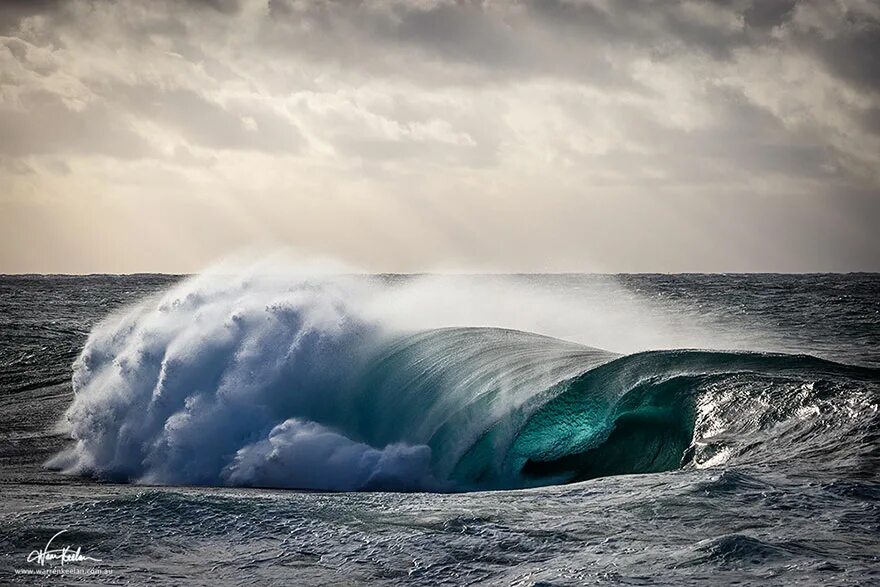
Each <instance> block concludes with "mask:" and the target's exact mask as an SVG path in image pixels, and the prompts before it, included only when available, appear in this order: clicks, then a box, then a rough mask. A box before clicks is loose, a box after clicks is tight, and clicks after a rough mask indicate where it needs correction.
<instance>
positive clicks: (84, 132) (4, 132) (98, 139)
mask: <svg viewBox="0 0 880 587" xmlns="http://www.w3.org/2000/svg"><path fill="white" fill-rule="evenodd" d="M24 102H25V109H24V110H17V109H13V108H9V107H0V136H3V137H4V139H3V140H2V141H0V152H3V153H5V154H6V155H9V156H15V157H24V156H27V155H38V154H50V153H67V154H73V153H75V154H97V155H105V156H110V157H116V158H120V159H134V158H140V157H147V156H149V155H151V154H155V153H154V151H153V150H152V148H151V147H150V145H149V144H148V143H147V142H146V141H144V140H143V139H142V138H141V137H140V136H139V135H138V134H136V133H135V132H133V131H132V130H131V128H130V127H129V126H128V125H127V124H126V122H125V120H124V119H120V117H119V116H118V115H117V114H116V113H114V112H113V111H112V110H110V109H109V108H108V107H107V106H106V105H105V104H103V103H90V104H88V105H86V106H85V107H84V108H83V109H81V110H73V109H70V108H68V107H67V106H66V105H65V104H64V103H63V101H62V100H61V99H60V98H59V97H58V96H56V95H54V94H50V93H46V92H34V93H30V94H28V95H27V96H26V97H25V100H24Z"/></svg>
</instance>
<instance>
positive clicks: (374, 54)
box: [0, 0, 880, 272]
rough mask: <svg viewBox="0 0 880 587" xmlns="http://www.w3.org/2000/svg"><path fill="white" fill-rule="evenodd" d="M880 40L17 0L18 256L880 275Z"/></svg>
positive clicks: (511, 7)
mask: <svg viewBox="0 0 880 587" xmlns="http://www.w3.org/2000/svg"><path fill="white" fill-rule="evenodd" d="M878 55H880V5H878V4H877V3H876V2H872V1H869V0H846V1H844V0H837V1H826V0H800V1H795V0H767V1H761V0H729V1H721V0H718V1H711V2H710V1H704V2H696V1H677V2H673V1H663V2H661V1H656V2H650V1H644V2H636V1H629V0H619V1H613V2H612V1H609V0H519V1H511V2H494V1H484V2H478V1H461V2H453V1H446V0H377V1H374V2H366V1H363V2H348V1H342V0H339V1H334V0H314V1H306V0H268V1H267V0H190V1H188V2H172V1H170V0H159V1H153V2H146V1H142V2H136V1H124V0H118V1H110V0H87V1H86V0H72V1H67V2H65V1H60V0H56V1H49V0H43V1H40V2H5V3H3V4H2V6H0V136H2V141H0V182H2V184H3V185H4V186H5V187H4V189H3V190H2V191H0V245H2V247H0V272H2V271H73V272H78V271H135V270H157V271H191V270H195V269H197V268H198V267H199V266H200V265H201V264H203V263H205V262H206V261H209V260H210V259H211V258H213V257H215V256H217V255H220V254H223V253H225V252H228V251H229V250H232V249H235V248H237V247H240V246H244V245H249V244H253V243H255V242H258V243H270V244H273V245H274V244H283V245H292V246H295V247H298V248H300V249H303V250H306V251H320V252H322V253H327V254H332V255H335V256H338V257H342V258H344V259H346V260H348V261H351V262H353V263H356V264H358V265H360V266H362V267H365V268H367V269H370V270H378V271H422V270H433V269H455V270H476V271H481V270H493V271H582V270H593V271H750V270H780V271H811V270H816V271H823V270H840V271H846V270H880V236H878V231H877V230H876V226H877V224H878V221H880V200H878V198H880V122H878V121H880V114H878V113H880V101H878V93H880V65H878V64H880V59H878ZM108 242H112V243H113V246H112V247H109V248H108V247H107V243H108Z"/></svg>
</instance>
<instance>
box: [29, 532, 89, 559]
mask: <svg viewBox="0 0 880 587" xmlns="http://www.w3.org/2000/svg"><path fill="white" fill-rule="evenodd" d="M65 532H67V530H61V531H59V532H58V533H56V534H55V535H54V536H52V538H50V539H49V542H47V543H46V547H45V548H43V549H42V550H33V551H31V553H30V554H29V555H28V557H27V562H29V563H36V564H38V565H40V566H41V567H42V566H43V565H45V564H46V563H47V562H51V561H61V566H64V563H79V562H83V561H94V562H98V563H99V562H101V559H99V558H94V557H91V556H86V555H84V554H82V552H81V551H82V547H81V546H78V547H77V548H76V550H73V547H71V546H64V547H63V548H51V546H52V541H54V540H55V539H56V538H58V537H59V536H61V535H62V534H64V533H65Z"/></svg>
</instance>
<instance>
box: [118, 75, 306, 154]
mask: <svg viewBox="0 0 880 587" xmlns="http://www.w3.org/2000/svg"><path fill="white" fill-rule="evenodd" d="M101 90H102V93H103V94H105V95H107V96H110V97H113V98H114V99H115V100H118V101H119V102H120V104H121V105H123V106H124V107H125V108H126V110H128V111H130V112H132V113H134V114H136V115H137V116H140V117H143V118H145V119H147V120H152V121H153V122H155V123H157V124H159V125H161V126H165V127H166V128H168V129H170V130H172V131H175V132H178V133H179V134H181V135H182V136H183V137H184V138H185V139H186V140H187V141H188V142H190V143H191V144H193V145H198V146H202V147H208V148H214V149H230V150H254V151H264V152H270V153H272V152H275V153H294V152H297V151H298V150H299V149H300V147H301V146H302V142H303V139H302V135H301V133H300V131H299V129H298V128H297V127H296V126H295V125H293V124H292V123H291V122H290V121H289V120H288V119H286V118H284V117H282V116H281V115H279V114H276V113H273V112H270V111H268V110H265V109H256V108H254V107H251V106H244V107H240V108H234V107H224V106H223V105H221V104H219V103H217V102H214V101H211V100H209V99H206V98H205V97H203V96H201V95H199V94H198V93H196V92H194V91H191V90H184V89H176V90H161V89H158V88H155V87H151V86H143V85H139V86H124V85H119V84H116V85H113V86H111V87H109V88H101ZM249 123H251V125H250V127H249Z"/></svg>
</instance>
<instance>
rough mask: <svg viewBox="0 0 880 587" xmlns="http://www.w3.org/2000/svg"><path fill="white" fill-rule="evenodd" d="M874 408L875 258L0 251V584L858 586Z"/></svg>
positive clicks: (870, 548)
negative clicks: (133, 259)
mask: <svg viewBox="0 0 880 587" xmlns="http://www.w3.org/2000/svg"><path fill="white" fill-rule="evenodd" d="M878 406H880V275H878V274H848V275H836V274H835V275H826V274H815V275H769V274H760V275H723V274H705V275H703V274H688V275H580V274H570V275H568V274H567V275H496V276H431V275H421V276H406V275H372V276H357V275H349V276H330V275H323V276H322V275H316V276H311V277H306V276H302V275H299V276H297V275H293V274H286V273H284V272H277V271H276V272H266V271H263V270H262V269H261V268H259V267H257V268H250V269H247V270H244V271H233V272H228V271H226V272H224V271H213V272H207V273H205V274H202V275H199V276H194V277H182V276H166V275H132V276H107V275H96V276H82V277H78V276H77V277H74V276H39V275H34V276H3V277H0V492H2V499H0V513H2V515H0V583H2V584H32V583H33V581H34V577H33V576H32V574H26V573H32V572H34V570H39V569H42V570H43V571H45V570H47V569H52V568H59V564H60V563H59V562H58V561H52V560H49V561H48V562H46V561H45V560H44V561H43V563H44V564H43V565H40V564H39V561H37V560H36V559H35V558H34V557H29V554H31V553H33V552H34V551H37V558H38V557H39V553H40V551H41V550H44V551H45V550H49V549H48V548H46V544H47V542H52V544H53V545H54V547H57V548H59V549H60V548H63V546H70V547H71V550H76V548H80V551H81V555H84V556H87V557H91V558H92V559H99V560H89V559H84V560H71V561H68V562H66V563H65V567H66V568H67V569H80V570H81V573H80V574H74V573H72V572H68V573H66V574H64V575H58V576H56V577H51V578H50V579H47V582H50V583H52V584H77V585H78V584H150V585H180V584H184V583H185V584H189V585H212V586H216V585H251V584H273V583H276V582H277V583H287V584H297V585H309V584H314V585H337V584H386V585H400V584H409V585H430V586H432V587H434V586H438V585H456V586H457V585H468V584H490V585H495V584H497V585H584V584H596V583H598V584H624V585H649V584H670V585H687V584H707V583H712V584H719V583H722V584H732V583H737V584H753V585H775V584H823V585H868V584H880V411H878ZM62 530H63V531H64V532H63V533H62V534H60V535H58V536H56V534H57V533H58V532H60V531H62ZM29 558H31V559H32V560H30V561H29V560H28V559H29ZM44 558H45V557H44Z"/></svg>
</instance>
